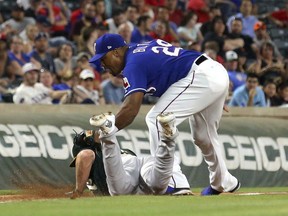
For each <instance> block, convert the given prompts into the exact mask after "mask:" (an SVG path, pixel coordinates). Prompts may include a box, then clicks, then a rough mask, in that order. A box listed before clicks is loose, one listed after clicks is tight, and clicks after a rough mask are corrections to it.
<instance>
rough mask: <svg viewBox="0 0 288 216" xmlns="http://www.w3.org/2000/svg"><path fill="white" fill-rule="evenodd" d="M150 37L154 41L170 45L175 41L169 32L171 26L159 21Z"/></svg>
mask: <svg viewBox="0 0 288 216" xmlns="http://www.w3.org/2000/svg"><path fill="white" fill-rule="evenodd" d="M150 36H151V37H152V38H154V39H161V40H164V41H166V42H168V43H172V42H173V41H175V38H174V37H173V35H172V34H171V33H170V31H169V26H168V23H167V22H164V21H160V20H159V21H157V24H156V26H155V29H154V30H153V31H152V32H151V33H150Z"/></svg>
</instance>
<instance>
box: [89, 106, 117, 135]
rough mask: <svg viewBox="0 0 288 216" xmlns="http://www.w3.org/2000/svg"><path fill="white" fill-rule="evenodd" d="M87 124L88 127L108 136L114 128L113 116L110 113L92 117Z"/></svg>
mask: <svg viewBox="0 0 288 216" xmlns="http://www.w3.org/2000/svg"><path fill="white" fill-rule="evenodd" d="M89 122H90V125H92V126H95V127H97V128H99V129H100V130H101V131H102V133H103V134H104V135H107V134H109V133H110V132H111V131H113V130H114V128H115V116H114V115H113V113H112V112H108V113H102V114H100V115H94V116H92V117H91V118H90V120H89Z"/></svg>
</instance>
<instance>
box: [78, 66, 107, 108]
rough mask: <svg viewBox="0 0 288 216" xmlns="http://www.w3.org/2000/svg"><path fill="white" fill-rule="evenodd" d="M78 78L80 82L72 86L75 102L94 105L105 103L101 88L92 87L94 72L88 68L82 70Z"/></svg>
mask: <svg viewBox="0 0 288 216" xmlns="http://www.w3.org/2000/svg"><path fill="white" fill-rule="evenodd" d="M79 78H80V84H79V85H77V86H75V87H74V88H73V92H74V94H75V99H76V103H81V104H96V105H103V104H105V100H104V98H103V93H102V89H101V90H99V91H97V90H95V89H94V83H93V82H94V80H95V75H94V72H93V71H92V70H89V69H85V70H82V71H81V73H80V75H79Z"/></svg>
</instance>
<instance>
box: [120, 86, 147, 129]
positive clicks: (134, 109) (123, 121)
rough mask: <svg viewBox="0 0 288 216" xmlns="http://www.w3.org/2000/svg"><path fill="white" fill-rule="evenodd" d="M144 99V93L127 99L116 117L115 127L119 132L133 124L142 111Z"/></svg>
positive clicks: (134, 94)
mask: <svg viewBox="0 0 288 216" xmlns="http://www.w3.org/2000/svg"><path fill="white" fill-rule="evenodd" d="M143 97H144V93H143V92H135V93H133V94H131V95H128V96H127V97H126V98H125V100H124V101H123V103H122V106H121V108H120V111H119V112H118V113H117V115H116V122H115V125H116V127H117V128H118V129H119V130H121V129H123V128H125V127H126V126H128V125H130V124H131V123H132V122H133V120H134V119H135V117H136V116H137V114H138V112H139V110H140V107H141V104H142V100H143Z"/></svg>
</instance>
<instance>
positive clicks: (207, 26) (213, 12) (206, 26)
mask: <svg viewBox="0 0 288 216" xmlns="http://www.w3.org/2000/svg"><path fill="white" fill-rule="evenodd" d="M221 15H222V13H221V10H220V9H219V7H217V6H211V7H210V11H209V20H208V21H206V22H204V23H203V24H202V25H201V27H200V31H201V33H202V35H203V36H204V37H205V35H206V34H207V33H208V32H209V31H211V30H212V20H213V19H214V17H216V16H221Z"/></svg>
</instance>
